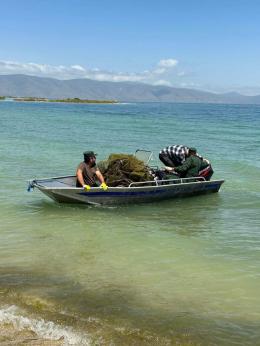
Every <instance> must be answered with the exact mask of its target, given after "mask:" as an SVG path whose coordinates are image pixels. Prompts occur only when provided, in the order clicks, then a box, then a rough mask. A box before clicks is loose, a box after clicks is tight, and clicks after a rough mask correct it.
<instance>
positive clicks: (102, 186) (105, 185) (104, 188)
mask: <svg viewBox="0 0 260 346" xmlns="http://www.w3.org/2000/svg"><path fill="white" fill-rule="evenodd" d="M100 187H101V189H103V190H104V191H106V190H107V189H108V186H107V184H106V183H102V184H101V185H100Z"/></svg>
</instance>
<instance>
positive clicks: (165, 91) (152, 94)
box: [0, 75, 260, 104]
mask: <svg viewBox="0 0 260 346" xmlns="http://www.w3.org/2000/svg"><path fill="white" fill-rule="evenodd" d="M0 96H16V97H29V96H33V97H43V98H50V99H52V98H53V99H62V98H75V97H78V98H80V99H90V100H117V101H121V102H185V103H200V102H202V103H238V104H243V103H244V104H260V95H258V96H245V95H241V94H239V93H235V92H232V93H226V94H215V93H210V92H205V91H199V90H194V89H186V88H171V87H167V86H153V85H149V84H143V83H133V82H100V81H95V80H91V79H71V80H58V79H54V78H42V77H33V76H27V75H0Z"/></svg>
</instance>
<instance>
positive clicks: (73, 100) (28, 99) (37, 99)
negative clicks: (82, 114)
mask: <svg viewBox="0 0 260 346" xmlns="http://www.w3.org/2000/svg"><path fill="white" fill-rule="evenodd" d="M5 98H6V96H0V100H5ZM10 98H11V99H13V100H14V101H19V102H21V101H25V102H64V103H118V101H115V100H82V99H80V98H78V97H75V98H66V99H47V98H43V97H10Z"/></svg>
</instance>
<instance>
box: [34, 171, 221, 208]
mask: <svg viewBox="0 0 260 346" xmlns="http://www.w3.org/2000/svg"><path fill="white" fill-rule="evenodd" d="M223 183H224V180H211V181H206V180H205V179H204V178H202V177H197V178H194V177H193V178H182V179H180V178H178V179H170V180H168V179H167V180H152V181H145V182H133V183H131V184H130V185H129V186H128V187H125V186H117V187H108V189H107V190H106V191H103V190H102V189H101V188H100V187H92V188H91V189H90V190H88V191H86V190H84V188H81V187H76V176H75V175H74V176H63V177H54V178H44V179H34V180H30V181H29V186H28V189H29V190H30V189H31V188H34V187H36V188H37V189H39V190H40V191H41V192H43V193H44V194H45V195H47V196H48V197H50V198H52V199H53V200H55V201H56V202H59V203H85V204H92V205H121V204H129V203H147V202H153V201H160V200H164V199H170V198H176V197H186V196H194V195H199V194H206V193H212V192H218V191H219V189H220V187H221V185H222V184H223Z"/></svg>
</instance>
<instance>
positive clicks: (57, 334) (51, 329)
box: [0, 305, 90, 346]
mask: <svg viewBox="0 0 260 346" xmlns="http://www.w3.org/2000/svg"><path fill="white" fill-rule="evenodd" d="M0 323H11V324H12V325H13V326H14V328H15V329H17V330H23V329H29V330H31V331H33V332H35V333H36V334H37V336H39V337H41V338H44V339H50V340H59V339H62V340H63V344H64V345H82V346H83V345H90V338H89V337H87V335H84V336H83V335H79V334H76V333H75V332H73V331H72V329H71V328H70V327H61V326H59V325H56V324H55V323H54V322H52V321H45V320H44V319H30V318H28V317H25V316H22V315H21V313H20V311H19V308H18V307H17V306H15V305H11V306H8V307H5V308H3V309H0Z"/></svg>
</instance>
